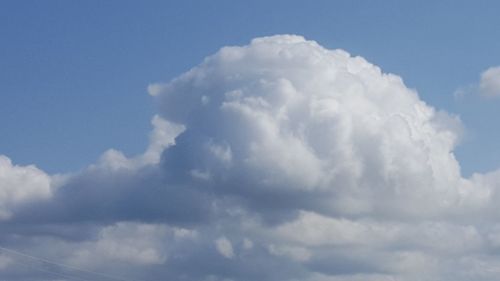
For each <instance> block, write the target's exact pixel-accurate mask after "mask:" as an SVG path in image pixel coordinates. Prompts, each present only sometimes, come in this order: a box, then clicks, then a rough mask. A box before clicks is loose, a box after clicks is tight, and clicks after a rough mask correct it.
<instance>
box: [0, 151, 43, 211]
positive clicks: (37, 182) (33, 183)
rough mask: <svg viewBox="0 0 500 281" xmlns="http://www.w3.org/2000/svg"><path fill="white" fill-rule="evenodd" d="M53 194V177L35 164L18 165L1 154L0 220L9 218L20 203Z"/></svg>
mask: <svg viewBox="0 0 500 281" xmlns="http://www.w3.org/2000/svg"><path fill="white" fill-rule="evenodd" d="M51 195H52V190H51V178H50V176H48V175H47V174H45V173H44V172H43V171H41V170H39V169H38V168H36V167H35V166H33V165H30V166H24V167H23V166H17V165H13V164H12V161H11V160H10V159H9V158H8V157H6V156H3V155H0V220H5V219H8V218H9V217H10V216H11V215H12V210H13V209H15V208H16V207H17V206H18V205H20V204H26V203H29V202H30V201H33V200H39V199H47V198H49V197H50V196H51Z"/></svg>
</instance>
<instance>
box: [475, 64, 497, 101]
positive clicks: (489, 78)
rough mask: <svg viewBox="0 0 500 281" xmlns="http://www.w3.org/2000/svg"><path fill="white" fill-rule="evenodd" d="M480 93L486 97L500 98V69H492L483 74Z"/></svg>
mask: <svg viewBox="0 0 500 281" xmlns="http://www.w3.org/2000/svg"><path fill="white" fill-rule="evenodd" d="M479 91H480V93H481V95H483V96H485V97H500V67H499V66H496V67H490V68H488V69H487V70H485V71H484V72H483V73H481V80H480V81H479Z"/></svg>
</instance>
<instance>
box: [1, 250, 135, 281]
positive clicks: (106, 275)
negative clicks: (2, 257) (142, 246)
mask: <svg viewBox="0 0 500 281" xmlns="http://www.w3.org/2000/svg"><path fill="white" fill-rule="evenodd" d="M0 250H1V251H3V252H7V253H10V254H14V255H17V256H21V257H25V258H29V259H33V260H37V261H39V262H43V263H46V264H51V265H55V266H59V267H62V268H66V269H70V270H73V271H79V272H83V273H87V274H94V275H95V276H100V277H104V278H108V279H112V280H117V281H140V280H132V279H125V278H122V277H117V276H112V275H109V274H105V273H101V272H96V271H91V270H87V269H82V268H78V267H75V266H71V265H67V264H64V263H60V262H55V261H52V260H48V259H45V258H40V257H36V256H32V255H28V254H26V253H23V252H19V251H16V250H13V249H9V248H5V247H2V246H0ZM37 270H40V269H37ZM41 271H45V272H48V273H53V274H56V275H61V274H60V273H54V272H50V271H47V270H41ZM61 277H66V278H71V277H69V276H62V275H61ZM74 278H76V277H74ZM73 280H81V281H87V280H85V279H80V278H77V279H73Z"/></svg>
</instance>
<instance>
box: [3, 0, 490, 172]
mask: <svg viewBox="0 0 500 281" xmlns="http://www.w3.org/2000/svg"><path fill="white" fill-rule="evenodd" d="M0 5H1V8H0V34H1V36H2V44H1V45H0V61H1V62H2V67H1V68H0V85H1V89H0V91H1V95H0V108H1V110H0V120H1V121H0V128H1V130H2V138H1V139H0V151H1V152H2V153H4V154H6V155H10V156H11V157H12V158H13V159H15V161H16V162H18V163H21V164H29V163H35V164H37V165H38V166H39V167H41V168H43V169H46V170H47V171H50V172H68V171H72V170H75V169H80V168H83V167H85V166H86V165H88V164H89V163H91V162H93V161H94V160H95V159H96V158H97V157H98V155H100V154H101V153H102V152H103V151H104V150H106V149H108V148H111V147H115V148H118V149H121V150H123V151H124V152H126V153H127V154H136V153H139V152H140V151H142V149H143V148H144V147H145V146H146V144H147V132H148V131H149V129H150V123H149V119H150V117H151V115H152V114H153V105H152V101H151V99H150V97H149V96H148V95H147V92H146V87H147V85H148V84H150V83H152V82H157V81H168V80H169V79H171V78H173V77H175V76H177V75H178V74H180V73H182V72H184V71H185V70H187V69H189V68H190V67H192V66H193V65H196V64H197V63H198V62H200V61H201V60H202V59H203V58H204V57H205V56H207V55H208V54H212V53H214V52H215V51H216V50H218V49H219V48H220V47H221V46H225V45H239V44H245V43H247V42H248V41H249V40H250V39H251V38H254V37H258V36H264V35H273V34H282V33H292V34H299V35H303V36H305V37H306V38H308V39H311V40H315V41H317V42H319V43H320V44H322V45H323V46H326V47H328V48H342V49H345V50H347V51H348V52H350V53H351V54H354V55H361V56H363V57H365V58H366V59H368V60H369V61H371V62H372V63H374V64H376V65H378V66H380V67H381V68H382V69H383V70H384V71H385V72H392V73H395V74H398V75H400V76H402V77H403V79H404V81H405V83H406V84H407V85H408V86H409V87H411V88H415V89H417V90H418V92H419V94H420V96H421V97H422V99H423V100H425V101H426V102H428V103H429V104H431V105H433V106H435V107H437V108H439V109H445V110H447V111H449V112H453V113H456V114H458V115H460V117H461V118H462V120H463V123H464V124H465V126H466V132H467V133H466V136H465V138H464V140H463V143H462V145H460V146H459V147H458V149H457V151H456V154H457V157H458V158H460V159H461V160H463V161H461V163H462V169H463V170H464V173H466V174H470V173H471V172H473V171H476V170H477V171H487V170H491V169H494V168H495V167H497V166H498V165H499V164H500V163H499V162H498V160H497V159H498V158H499V157H500V148H499V147H498V145H497V143H499V142H500V133H498V132H497V130H496V125H495V121H494V120H495V119H496V118H498V117H500V116H499V115H500V113H499V111H498V110H497V106H498V105H499V103H498V101H495V100H493V101H492V100H488V101H484V100H481V99H474V98H471V99H470V100H469V99H468V100H467V102H463V101H462V102H457V101H456V100H455V99H454V97H453V93H454V92H455V91H456V90H457V89H458V88H460V87H466V86H468V85H469V84H471V83H476V82H477V80H478V77H479V74H480V73H481V72H482V71H483V70H485V69H486V68H488V67H490V66H494V65H498V64H500V59H499V58H500V55H499V51H498V50H500V41H499V40H498V38H499V35H500V30H499V29H498V26H499V25H500V19H499V18H498V16H497V14H496V11H497V10H498V8H499V7H498V5H499V4H498V3H496V2H495V1H474V2H471V1H414V2H410V1H377V2H375V1H312V2H305V1H245V2H244V1H210V2H209V1H145V2H144V3H142V2H141V3H140V4H139V3H138V2H137V1H104V2H103V1H78V2H77V1H71V2H70V1H2V3H1V4H0Z"/></svg>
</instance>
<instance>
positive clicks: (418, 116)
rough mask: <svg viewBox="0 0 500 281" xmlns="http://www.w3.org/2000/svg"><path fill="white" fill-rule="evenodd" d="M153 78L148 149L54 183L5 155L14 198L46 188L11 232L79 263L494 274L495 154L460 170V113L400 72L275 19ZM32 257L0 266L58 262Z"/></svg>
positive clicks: (15, 215)
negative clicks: (487, 168)
mask: <svg viewBox="0 0 500 281" xmlns="http://www.w3.org/2000/svg"><path fill="white" fill-rule="evenodd" d="M149 92H150V94H151V95H152V96H154V98H155V100H156V101H157V103H158V108H159V113H158V116H155V117H154V119H153V125H154V127H155V129H154V131H153V133H152V134H151V144H150V146H149V148H148V149H146V152H145V153H144V154H142V155H139V156H136V157H133V158H127V157H126V156H125V155H124V154H123V153H121V152H119V151H116V150H110V151H108V152H106V153H105V154H104V155H103V157H102V158H101V160H100V162H98V163H97V164H94V165H91V166H89V168H88V169H86V170H84V171H82V172H79V173H76V174H73V175H67V176H65V177H63V179H62V180H61V179H60V180H59V181H58V182H60V183H59V184H58V188H56V189H53V190H52V191H51V192H50V193H48V192H49V191H50V189H48V187H47V186H49V185H48V184H49V180H50V178H47V179H46V178H45V177H43V175H44V174H43V173H42V172H41V171H38V170H35V169H34V168H33V169H31V168H30V169H31V170H30V171H31V172H30V173H27V174H25V177H24V178H23V182H24V183H26V184H21V185H19V186H18V187H17V189H16V188H14V187H4V186H7V184H4V183H3V182H5V181H6V180H9V179H11V178H13V179H16V180H17V179H18V178H19V176H12V175H10V174H13V173H15V171H13V169H14V168H12V165H11V163H10V162H9V161H6V160H4V161H3V162H0V163H4V162H5V163H4V164H3V166H5V167H6V168H4V169H3V170H6V172H5V173H4V174H0V183H1V185H0V187H1V188H2V191H3V190H5V192H6V193H5V194H7V195H5V196H4V197H5V198H15V197H14V195H11V194H18V193H19V194H25V193H26V194H28V193H29V194H37V195H36V196H35V195H33V198H35V199H36V198H38V199H40V198H43V199H44V200H34V201H33V200H32V201H30V203H29V204H22V205H19V207H17V208H16V209H14V211H12V212H9V213H5V214H9V216H8V217H7V216H5V215H4V217H2V218H3V219H4V221H3V222H2V229H5V230H4V231H2V234H1V235H0V236H1V237H0V238H1V239H0V241H4V242H3V243H4V244H3V245H4V246H5V247H11V248H13V247H15V248H16V249H18V250H21V251H23V252H28V253H30V254H31V255H33V256H36V257H43V258H46V259H50V260H55V261H65V262H66V263H68V265H70V266H71V268H73V271H72V270H71V268H59V269H58V270H59V271H58V272H57V273H59V274H64V275H66V276H77V277H79V278H81V279H82V278H83V279H86V280H87V279H92V280H96V279H98V280H101V279H102V280H110V279H109V277H110V276H118V275H119V276H129V277H130V278H129V279H131V280H136V279H137V280H207V281H208V280H214V281H215V280H242V281H251V280H290V281H291V280H305V281H333V280H335V281H336V280H405V281H406V280H408V281H413V280H415V281H416V280H429V281H431V280H436V281H437V280H496V278H497V276H498V273H499V272H500V255H498V253H499V250H500V224H499V223H498V221H500V217H499V216H498V215H497V212H496V211H495V205H496V203H500V201H499V198H498V194H497V191H496V190H497V186H498V185H499V182H500V172H492V173H489V174H475V175H473V176H472V177H471V178H464V177H462V176H461V174H460V165H459V163H458V162H457V160H456V159H455V157H454V155H453V149H454V147H455V145H456V144H457V142H458V141H459V136H460V128H461V125H460V120H459V119H458V117H455V116H452V115H449V114H447V113H445V112H441V111H436V110H435V109H434V108H432V107H431V106H429V105H427V104H426V103H425V102H423V101H422V100H420V98H419V97H418V94H417V93H416V92H415V91H414V90H411V89H408V88H407V87H406V86H405V85H404V83H403V81H402V80H401V78H400V77H398V76H396V75H392V74H385V73H383V72H382V71H381V70H380V69H379V68H378V67H377V66H374V65H373V64H370V63H368V62H367V61H366V60H364V59H363V58H361V57H352V56H351V55H349V54H348V53H347V52H345V51H342V50H328V49H325V48H323V47H322V46H320V45H318V44H317V43H316V42H314V41H308V40H305V39H304V38H302V37H300V36H292V35H280V36H272V37H264V38H257V39H254V40H252V41H251V43H250V44H249V45H247V46H242V47H224V48H222V49H221V50H220V51H219V52H217V53H216V54H214V55H212V56H210V57H207V58H206V59H205V60H204V61H203V62H202V63H201V64H200V65H198V66H196V67H194V68H193V69H191V70H189V71H188V72H186V73H184V74H182V75H181V76H179V77H178V78H176V79H174V80H172V81H171V82H169V83H165V84H154V85H151V86H150V87H149ZM0 160H1V159H0ZM3 166H0V169H2V167H3ZM17 169H20V168H17ZM3 170H0V171H3ZM47 177H48V176H47ZM41 179H44V180H46V181H47V182H45V181H44V182H41ZM11 181H13V180H11ZM28 183H29V184H28ZM37 183H38V185H37ZM44 184H45V185H44ZM35 185H36V186H37V187H36V188H35V187H32V186H35ZM9 186H10V185H9ZM13 190H16V191H15V192H14V191H13ZM44 192H45V193H44ZM49 195H50V196H49ZM4 197H0V200H3V201H0V202H11V201H12V202H17V201H15V200H14V199H4ZM30 198H31V197H30ZM9 204H11V203H9ZM7 207H10V205H8V206H7ZM4 209H5V207H2V208H0V211H2V212H7V210H10V209H5V210H4ZM47 249H50V251H48V250H47ZM23 262H24V263H26V257H25V256H24V257H23V256H20V255H16V254H15V253H13V252H3V255H1V256H0V276H8V277H10V278H12V279H15V278H19V279H25V280H27V279H29V278H33V279H34V280H37V279H38V280H52V279H53V276H50V274H49V273H47V272H45V273H43V274H41V273H40V272H41V271H43V270H46V268H45V267H43V264H36V263H35V264H34V265H33V263H34V261H31V268H34V270H33V271H30V270H26V267H23V266H22V265H23ZM74 268H85V269H86V270H88V271H83V272H82V271H75V270H74ZM37 270H38V271H37ZM54 270H55V269H54ZM46 271H47V270H46ZM93 272H94V273H93ZM95 272H100V273H106V275H107V277H106V278H108V279H105V276H103V275H102V274H101V275H97V274H96V273H95ZM51 274H54V272H51ZM51 278H52V279H51ZM99 278H101V279H99ZM127 280H128V279H127Z"/></svg>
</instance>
